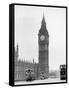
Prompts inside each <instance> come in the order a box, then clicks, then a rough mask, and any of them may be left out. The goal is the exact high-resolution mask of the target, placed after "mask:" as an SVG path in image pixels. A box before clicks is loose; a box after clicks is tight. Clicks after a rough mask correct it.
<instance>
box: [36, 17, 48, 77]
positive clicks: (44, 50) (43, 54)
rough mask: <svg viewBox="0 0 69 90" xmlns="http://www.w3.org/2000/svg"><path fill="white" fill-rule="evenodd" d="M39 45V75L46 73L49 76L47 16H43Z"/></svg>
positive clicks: (45, 75)
mask: <svg viewBox="0 0 69 90" xmlns="http://www.w3.org/2000/svg"><path fill="white" fill-rule="evenodd" d="M38 45H39V58H38V60H39V77H40V75H41V74H44V77H45V78H48V76H49V34H48V31H47V28H46V22H45V18H44V16H43V19H42V23H41V28H40V30H39V33H38Z"/></svg>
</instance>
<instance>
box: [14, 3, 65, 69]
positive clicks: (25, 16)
mask: <svg viewBox="0 0 69 90" xmlns="http://www.w3.org/2000/svg"><path fill="white" fill-rule="evenodd" d="M43 13H44V16H45V21H46V27H47V30H48V32H49V67H50V69H51V70H53V69H54V70H56V69H59V65H60V64H66V9H65V8H55V7H36V6H19V5H16V6H15V47H16V45H17V43H18V45H19V58H20V59H23V60H25V61H30V62H33V58H34V61H35V62H38V56H39V53H38V47H39V45H38V32H39V30H40V27H41V21H42V18H43Z"/></svg>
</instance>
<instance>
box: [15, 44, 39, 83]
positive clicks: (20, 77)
mask: <svg viewBox="0 0 69 90" xmlns="http://www.w3.org/2000/svg"><path fill="white" fill-rule="evenodd" d="M18 53H19V48H18V45H17V48H16V50H15V63H14V64H15V65H14V67H15V68H14V69H15V70H14V74H15V77H14V79H15V81H24V80H26V70H27V69H31V70H33V71H34V73H35V78H37V65H38V64H37V63H35V62H34V59H33V62H28V61H25V60H21V59H19V54H18Z"/></svg>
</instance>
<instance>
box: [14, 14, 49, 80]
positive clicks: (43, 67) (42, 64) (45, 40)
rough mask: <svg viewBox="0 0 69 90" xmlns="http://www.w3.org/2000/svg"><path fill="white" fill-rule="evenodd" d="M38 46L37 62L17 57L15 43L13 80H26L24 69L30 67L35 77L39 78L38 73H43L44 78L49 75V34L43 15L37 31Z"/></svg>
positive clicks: (17, 50)
mask: <svg viewBox="0 0 69 90" xmlns="http://www.w3.org/2000/svg"><path fill="white" fill-rule="evenodd" d="M38 47H39V58H38V63H34V59H33V63H31V62H28V61H25V60H21V59H19V47H18V45H17V47H16V49H15V63H14V64H15V65H14V66H15V68H14V69H15V70H14V74H15V77H14V79H15V81H21V80H22V81H23V80H26V75H25V74H26V70H27V69H32V70H33V71H34V73H35V78H36V79H40V75H41V74H43V75H44V77H45V78H48V76H49V34H48V31H47V28H46V22H45V18H44V16H43V19H42V23H41V28H40V30H39V33H38Z"/></svg>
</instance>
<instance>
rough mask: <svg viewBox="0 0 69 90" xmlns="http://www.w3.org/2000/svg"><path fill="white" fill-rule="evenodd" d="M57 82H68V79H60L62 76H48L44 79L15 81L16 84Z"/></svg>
mask: <svg viewBox="0 0 69 90" xmlns="http://www.w3.org/2000/svg"><path fill="white" fill-rule="evenodd" d="M56 82H66V80H60V78H48V79H44V80H34V81H18V82H15V85H25V84H38V83H56Z"/></svg>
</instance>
